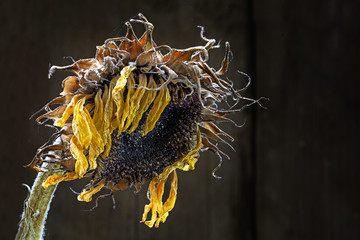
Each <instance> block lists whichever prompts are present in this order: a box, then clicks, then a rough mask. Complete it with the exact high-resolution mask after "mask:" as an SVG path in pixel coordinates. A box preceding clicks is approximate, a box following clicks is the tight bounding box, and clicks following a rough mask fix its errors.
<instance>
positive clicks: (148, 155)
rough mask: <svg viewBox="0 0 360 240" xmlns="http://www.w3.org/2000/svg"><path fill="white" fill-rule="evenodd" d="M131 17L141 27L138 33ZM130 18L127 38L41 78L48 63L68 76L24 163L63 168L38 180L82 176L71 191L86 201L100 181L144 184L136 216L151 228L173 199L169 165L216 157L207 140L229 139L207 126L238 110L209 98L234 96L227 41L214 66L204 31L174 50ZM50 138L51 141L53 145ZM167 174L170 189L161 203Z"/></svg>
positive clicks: (114, 186) (117, 186) (115, 187)
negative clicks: (42, 140) (196, 41)
mask: <svg viewBox="0 0 360 240" xmlns="http://www.w3.org/2000/svg"><path fill="white" fill-rule="evenodd" d="M130 22H137V23H141V24H143V25H144V27H145V32H144V34H143V35H142V36H141V37H140V38H137V37H136V36H135V33H134V31H133V28H132V25H131V23H130ZM130 22H127V23H126V26H127V34H126V36H125V37H118V38H110V39H107V40H106V41H105V43H104V44H103V45H102V46H98V47H97V52H96V55H95V58H89V59H81V60H78V61H76V62H74V63H73V64H71V65H69V66H64V67H58V66H53V67H51V69H50V75H51V74H52V73H53V72H54V71H55V70H66V71H70V72H72V73H73V74H74V75H73V76H69V77H67V78H66V79H65V80H63V82H62V86H63V91H62V92H61V93H60V96H58V97H56V98H55V99H53V100H52V101H50V102H49V103H48V104H46V105H45V106H44V107H43V109H42V110H44V111H45V113H43V114H42V115H41V116H39V117H38V118H37V119H36V121H37V122H38V123H41V124H43V123H45V122H47V121H48V120H52V121H53V125H54V126H56V127H57V129H58V131H57V132H56V133H55V134H54V135H53V136H52V137H51V138H50V140H49V141H48V142H47V143H46V144H44V145H43V146H42V147H40V148H39V149H38V151H37V154H36V156H35V158H34V160H33V161H32V162H31V164H29V166H31V167H33V168H34V169H37V170H41V164H42V162H44V161H46V162H49V163H52V164H56V165H57V166H60V167H61V168H62V169H63V170H64V173H63V174H61V175H52V176H51V177H49V178H48V179H47V180H46V181H45V182H44V183H43V186H44V187H48V186H50V185H53V184H56V183H59V182H61V181H68V180H74V179H78V178H82V177H90V183H89V184H88V185H87V186H85V188H84V190H83V191H82V192H81V193H80V195H79V196H78V199H79V200H81V201H87V202H88V201H91V199H92V196H93V195H94V194H96V193H97V192H98V191H100V190H101V189H102V188H103V187H106V188H109V189H110V190H111V193H110V194H113V193H114V192H116V191H119V190H124V189H126V188H128V187H134V188H135V189H137V190H139V189H140V187H141V185H143V184H144V183H146V182H149V181H151V183H150V186H149V196H150V203H149V204H148V205H146V206H145V210H144V215H143V218H142V222H145V224H147V225H148V226H150V227H152V226H153V225H154V224H155V226H156V227H158V226H159V223H160V222H164V221H165V220H166V217H167V216H168V214H169V212H170V211H171V209H172V208H173V207H174V204H175V199H176V194H177V175H176V172H175V170H176V169H181V170H184V171H187V170H192V169H194V167H195V163H196V161H197V160H198V158H199V151H201V150H211V151H213V152H215V153H216V154H217V155H218V156H220V154H222V152H221V151H220V150H219V149H218V147H217V145H215V144H214V143H212V142H211V141H213V140H214V141H217V142H225V139H226V140H229V141H233V138H232V137H231V136H230V135H229V134H227V133H225V132H224V131H222V130H221V129H220V128H219V127H217V126H216V124H215V123H216V122H219V121H231V120H230V119H228V118H227V117H226V115H228V114H230V113H233V112H237V111H240V110H241V109H237V110H232V109H227V110H221V109H218V107H217V104H216V103H217V102H220V101H222V100H224V99H226V97H229V96H230V97H232V98H233V99H235V101H236V100H239V99H244V98H243V97H241V96H240V94H239V91H237V90H235V89H233V87H232V83H231V82H229V81H228V80H224V79H222V78H221V75H223V74H224V73H225V72H226V70H227V67H228V63H229V58H230V45H229V43H226V44H225V46H226V52H225V57H224V59H223V61H222V64H221V67H220V69H219V70H218V71H216V70H214V69H213V68H211V67H210V66H208V64H207V63H206V62H207V60H208V51H209V50H210V49H212V48H216V47H218V46H217V45H215V40H213V39H207V38H205V37H204V36H203V29H202V31H201V38H202V39H203V40H204V41H205V45H204V46H197V47H192V48H187V49H181V50H179V49H174V48H171V47H170V46H167V45H161V46H157V45H156V44H155V42H154V41H153V39H152V31H153V25H152V24H151V23H150V22H148V20H147V19H146V18H145V17H144V16H143V15H141V14H139V16H138V18H137V19H132V20H131V21H130ZM247 100H249V99H247ZM252 103H253V102H250V104H252ZM56 138H60V139H61V143H60V144H52V142H53V140H54V139H56ZM53 151H58V152H60V153H61V154H58V155H55V154H53ZM169 175H171V176H172V177H171V190H170V194H169V198H168V199H167V200H166V201H165V203H163V201H162V195H163V192H164V184H165V182H166V180H167V178H168V176H169ZM150 210H152V216H151V219H150V220H149V221H147V220H146V219H147V213H148V212H149V211H150Z"/></svg>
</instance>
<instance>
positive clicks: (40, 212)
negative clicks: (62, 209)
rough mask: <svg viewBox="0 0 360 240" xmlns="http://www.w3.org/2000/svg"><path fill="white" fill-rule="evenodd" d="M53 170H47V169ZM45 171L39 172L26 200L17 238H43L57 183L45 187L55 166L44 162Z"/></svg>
mask: <svg viewBox="0 0 360 240" xmlns="http://www.w3.org/2000/svg"><path fill="white" fill-rule="evenodd" d="M50 168H51V170H52V171H47V170H50ZM42 169H44V172H39V173H38V174H37V176H36V178H35V181H34V184H33V186H32V188H31V189H30V187H29V186H28V185H26V184H23V185H24V186H25V187H27V188H28V190H29V193H28V196H27V198H26V199H25V201H24V211H23V214H22V216H21V220H20V223H19V229H18V232H17V235H16V238H15V239H16V240H40V239H43V235H44V229H45V227H44V226H45V221H46V217H47V214H48V211H49V210H50V203H51V200H52V198H53V196H54V192H55V190H56V187H57V184H56V185H52V186H49V187H47V188H44V187H43V186H42V183H43V181H45V180H46V179H47V178H48V177H49V176H51V175H53V174H54V171H53V166H51V165H50V164H47V163H43V164H42Z"/></svg>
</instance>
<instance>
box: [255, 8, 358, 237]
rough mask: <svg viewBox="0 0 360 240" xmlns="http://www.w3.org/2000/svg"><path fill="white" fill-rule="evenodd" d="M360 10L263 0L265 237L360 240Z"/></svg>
mask: <svg viewBox="0 0 360 240" xmlns="http://www.w3.org/2000/svg"><path fill="white" fill-rule="evenodd" d="M358 7H359V5H358V3H355V1H342V2H340V1H330V2H322V1H313V2H310V1H291V2H286V1H275V2H274V1H265V2H264V1H256V4H255V7H254V10H255V19H256V26H255V28H256V29H257V31H256V39H257V41H256V48H257V50H256V79H258V84H257V85H256V88H257V93H258V94H264V95H265V96H268V97H269V98H270V99H271V102H270V109H269V110H268V111H265V112H263V111H259V112H258V113H257V116H258V121H257V122H256V125H257V128H258V131H257V136H256V139H257V151H258V156H257V171H258V172H257V183H258V184H257V201H258V204H257V213H258V216H257V219H258V234H259V235H258V236H259V238H258V239H359V238H360V235H359V234H360V233H359V230H358V227H356V226H360V205H359V202H360V195H359V186H360V185H359V184H360V182H359V177H358V172H359V169H360V163H359V161H358V160H359V149H358V148H357V147H356V145H358V140H357V138H358V137H359V126H358V120H359V114H358V109H359V106H360V105H359V104H360V102H359V92H358V90H359V89H360V88H359V87H360V85H359V81H358V76H359V68H358V67H356V66H355V63H356V62H357V61H356V59H357V57H358V56H359V46H358V43H359V21H357V20H356V13H355V12H354V11H355V9H357V8H358ZM355 142H357V143H355Z"/></svg>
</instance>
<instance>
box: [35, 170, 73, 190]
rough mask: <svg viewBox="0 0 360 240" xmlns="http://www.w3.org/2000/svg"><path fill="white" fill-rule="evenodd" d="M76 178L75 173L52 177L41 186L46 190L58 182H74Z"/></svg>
mask: <svg viewBox="0 0 360 240" xmlns="http://www.w3.org/2000/svg"><path fill="white" fill-rule="evenodd" d="M77 178H78V175H77V174H76V173H75V172H68V173H65V174H61V175H52V176H50V177H48V178H47V179H46V180H45V181H44V182H43V184H42V186H43V187H44V188H47V187H49V186H51V185H54V184H57V183H59V182H62V181H70V180H74V179H77Z"/></svg>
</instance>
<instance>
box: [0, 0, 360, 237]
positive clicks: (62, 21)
mask: <svg viewBox="0 0 360 240" xmlns="http://www.w3.org/2000/svg"><path fill="white" fill-rule="evenodd" d="M359 9H360V4H359V1H351V0H347V1H346V0H345V1H340V0H338V1H336V0H333V1H303V0H294V1H282V0H273V1H270V0H263V1H259V0H255V1H250V0H247V1H244V0H221V1H220V0H214V1H205V0H197V1H190V0H181V1H180V0H175V1H160V0H152V1H150V0H149V1H139V0H131V1H119V0H118V1H115V0H113V1H68V0H61V1H60V0H52V1H35V0H34V1H24V0H22V1H19V0H12V1H10V0H7V1H1V2H0V19H1V21H0V26H1V28H0V29H1V37H0V53H1V58H0V61H1V63H0V67H1V94H0V103H1V106H0V107H1V108H0V111H1V113H0V121H1V124H0V129H1V132H0V133H1V137H0V150H1V151H0V153H1V164H2V165H1V167H0V176H1V181H0V192H1V204H0V210H1V219H0V221H1V222H0V229H1V231H0V239H13V238H14V237H15V234H16V230H17V223H18V221H19V216H20V214H21V210H22V204H23V200H24V199H25V197H26V194H27V193H26V189H25V187H23V186H21V183H26V184H28V185H31V184H32V181H33V179H34V178H35V175H36V173H35V172H34V171H32V170H30V169H26V168H23V167H22V165H24V164H27V163H29V161H30V160H31V159H32V157H33V155H34V154H35V151H36V149H37V147H38V146H40V145H41V144H42V143H43V142H44V141H45V140H46V139H47V137H48V136H49V134H50V131H49V130H48V129H46V128H44V127H38V126H37V125H36V124H35V122H34V121H33V120H30V121H29V120H28V119H29V116H30V115H31V114H32V113H34V112H35V111H37V110H38V109H39V108H40V107H42V106H43V105H44V104H45V103H47V102H48V101H49V100H51V99H52V98H54V97H55V96H56V95H57V94H58V93H59V91H60V83H61V80H62V79H63V78H64V77H65V76H66V74H65V73H56V74H55V75H54V77H53V78H52V79H50V80H49V79H47V71H48V69H49V64H54V65H65V64H69V63H71V60H70V59H69V58H64V57H66V56H71V57H73V58H74V59H80V58H87V57H92V56H94V54H95V46H96V45H101V44H102V43H103V41H104V40H105V39H106V38H109V37H115V36H119V35H120V34H121V35H122V34H124V33H125V30H126V29H125V28H124V22H125V21H127V20H128V19H129V18H131V17H133V16H135V15H136V14H137V13H138V12H142V13H143V14H145V15H146V16H147V18H148V19H149V20H150V21H151V22H152V23H153V24H154V25H155V32H154V38H155V41H156V42H157V43H158V44H168V45H171V46H172V47H176V48H186V47H190V46H194V45H199V44H202V43H203V42H202V41H201V39H200V36H199V29H198V28H197V25H202V26H204V27H205V31H206V32H205V35H206V36H207V37H209V38H216V39H217V40H221V41H222V45H223V44H224V42H225V41H229V42H230V44H231V47H232V52H233V54H234V59H233V61H232V63H231V66H230V69H229V71H228V75H227V76H228V77H229V79H232V80H233V81H234V82H235V84H236V85H237V86H238V87H241V86H244V84H245V83H246V78H245V77H244V76H242V75H240V74H238V73H237V70H240V71H243V72H246V73H248V74H249V75H250V76H251V77H252V85H251V88H250V89H249V91H247V92H246V93H245V94H246V95H247V96H250V97H253V98H258V97H262V96H265V97H269V98H270V102H264V105H266V106H267V107H268V109H267V110H264V109H261V108H259V107H251V108H249V109H247V110H246V111H244V112H243V113H240V114H237V115H234V116H233V119H234V120H235V121H236V122H238V123H239V124H241V123H243V122H244V121H246V125H245V126H244V127H242V128H236V127H234V126H229V125H227V126H224V128H225V129H227V130H228V131H229V132H230V133H231V134H232V135H233V136H234V137H235V138H236V140H235V142H234V143H233V146H234V148H235V149H236V152H232V151H231V149H230V148H229V147H228V146H226V145H222V146H221V148H222V149H223V150H224V151H226V152H228V153H229V154H230V155H231V160H230V161H227V160H226V161H224V163H223V167H222V168H221V169H220V170H219V171H218V172H217V173H218V175H220V176H222V179H221V180H217V179H214V178H213V177H212V176H211V172H212V169H213V168H215V166H216V165H217V159H216V157H214V156H212V155H211V154H207V153H203V154H202V155H201V158H200V160H199V162H198V164H197V166H196V170H195V171H191V172H181V173H180V172H179V191H178V195H179V197H178V199H177V202H176V206H175V208H174V210H173V211H172V212H171V214H170V216H169V217H168V220H167V222H166V223H165V224H162V225H161V226H160V228H159V229H149V228H147V227H146V226H145V225H144V224H140V223H139V221H140V219H141V216H142V211H143V207H144V205H145V204H146V203H147V201H148V200H147V199H146V187H144V188H143V189H142V191H141V192H140V193H139V194H134V193H133V192H132V191H125V192H121V193H118V194H116V210H113V209H112V201H111V199H110V198H109V199H105V200H103V201H101V202H100V206H99V207H98V208H97V209H95V210H94V211H92V212H88V211H86V210H88V209H90V208H91V207H92V206H93V203H90V204H87V203H82V202H78V201H77V200H76V195H75V194H73V193H72V191H71V190H70V188H73V189H74V190H75V191H80V190H81V189H82V186H84V185H85V184H86V181H81V182H70V183H62V184H60V185H59V187H58V190H57V192H56V194H55V198H54V200H53V202H52V207H51V210H50V213H49V217H48V222H47V225H46V228H47V231H46V237H45V239H79V240H81V239H88V240H91V239H159V240H160V239H242V240H273V239H274V240H288V239H294V240H297V239H298V240H300V239H304V240H305V239H339V240H340V239H354V240H355V239H360V194H359V191H360V188H359V187H360V178H359V177H358V173H359V170H360V163H359V162H360V159H359V156H360V153H359V151H360V150H359V148H358V147H359V137H360V131H359V130H360V127H359V122H360V117H359V113H358V112H359V107H360V106H359V105H360V99H359V96H360V94H359V91H360V84H359V82H360V81H359V76H360V71H359V66H357V65H358V57H359V55H360V51H359V49H360V48H359V43H360V37H359V35H360V32H359V31H360V24H359V23H360V21H359V14H358V10H359ZM223 51H224V47H222V48H221V49H220V50H213V52H211V53H210V63H211V65H212V66H214V67H216V68H217V67H218V66H219V65H220V61H221V59H222V55H223Z"/></svg>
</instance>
